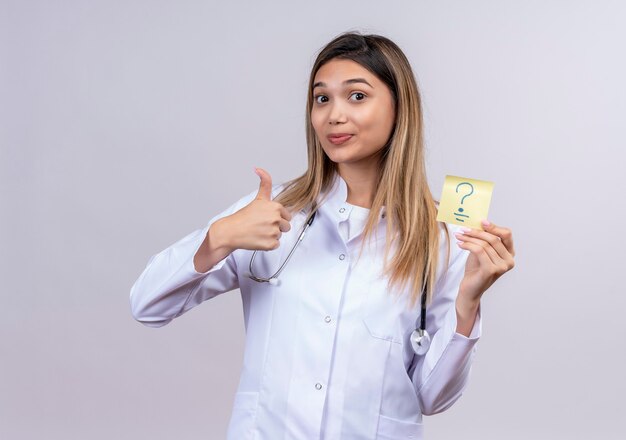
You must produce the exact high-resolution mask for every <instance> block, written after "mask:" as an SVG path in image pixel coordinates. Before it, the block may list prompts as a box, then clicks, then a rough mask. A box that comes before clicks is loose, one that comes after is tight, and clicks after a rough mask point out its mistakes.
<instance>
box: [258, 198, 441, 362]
mask: <svg viewBox="0 0 626 440" xmlns="http://www.w3.org/2000/svg"><path fill="white" fill-rule="evenodd" d="M316 214H317V209H314V210H313V212H312V213H311V215H310V216H309V219H308V220H307V221H306V222H305V223H304V225H303V226H302V231H301V232H300V235H299V236H298V239H297V240H296V242H295V243H294V244H293V246H292V248H291V251H289V255H287V258H285V261H283V263H282V264H281V265H280V267H279V268H278V270H277V271H276V272H274V274H272V275H271V276H270V277H268V278H265V277H259V276H257V275H255V274H254V270H253V269H252V264H253V263H254V258H255V257H256V253H257V252H258V250H255V251H254V252H253V253H252V257H251V258H250V265H249V266H248V269H249V274H248V277H249V278H250V279H252V280H254V281H256V282H258V283H270V284H272V285H274V286H276V285H278V282H279V280H278V275H280V273H281V272H282V271H283V269H284V268H285V266H286V265H287V262H288V261H289V259H290V258H291V256H292V255H293V253H294V252H295V250H296V248H297V247H298V245H299V244H300V242H301V241H302V239H303V238H304V235H305V234H306V231H307V229H309V228H310V227H311V225H312V224H313V220H314V219H315V215H316ZM420 302H421V311H420V325H419V327H416V328H415V330H413V333H411V336H410V338H409V339H410V341H411V347H412V348H413V351H414V352H415V354H417V355H419V356H421V355H423V354H425V353H426V352H427V351H428V348H429V347H430V335H429V334H428V332H427V331H426V287H424V288H423V289H422V294H421V298H420Z"/></svg>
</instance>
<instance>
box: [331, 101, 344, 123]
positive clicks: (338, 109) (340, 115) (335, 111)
mask: <svg viewBox="0 0 626 440" xmlns="http://www.w3.org/2000/svg"><path fill="white" fill-rule="evenodd" d="M328 122H329V124H331V125H332V124H341V123H343V122H346V112H345V111H344V108H343V106H342V105H341V104H337V103H335V104H333V105H332V107H331V109H330V113H329V114H328Z"/></svg>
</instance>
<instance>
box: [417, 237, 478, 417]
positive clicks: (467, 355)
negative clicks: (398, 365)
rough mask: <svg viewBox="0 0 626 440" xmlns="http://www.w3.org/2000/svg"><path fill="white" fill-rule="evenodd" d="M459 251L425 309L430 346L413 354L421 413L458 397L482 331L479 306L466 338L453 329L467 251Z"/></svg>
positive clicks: (439, 408)
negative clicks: (421, 354) (418, 353)
mask: <svg viewBox="0 0 626 440" xmlns="http://www.w3.org/2000/svg"><path fill="white" fill-rule="evenodd" d="M452 243H455V241H452ZM458 251H459V252H458V253H457V254H456V255H454V256H453V257H452V258H451V260H452V261H451V262H450V265H449V266H448V269H447V271H446V273H445V274H444V275H443V276H442V277H441V278H440V279H439V281H438V283H437V286H436V289H435V292H434V296H433V301H432V303H431V304H430V305H429V306H428V308H427V312H426V313H427V314H426V323H427V327H426V329H427V331H428V333H429V334H430V335H431V338H432V340H431V345H430V348H429V350H428V351H427V352H426V354H425V355H423V356H417V355H415V356H414V363H413V365H412V367H411V369H410V370H409V372H410V374H411V377H412V379H411V380H412V382H413V385H414V386H415V389H416V392H417V396H418V400H419V403H420V406H421V408H422V413H423V414H424V415H432V414H437V413H440V412H442V411H445V410H446V409H448V408H449V407H450V406H452V404H453V403H454V402H456V401H457V400H458V399H459V397H461V395H462V392H463V390H464V389H465V387H466V385H467V382H468V379H469V374H470V369H471V365H472V359H473V356H474V353H475V351H476V343H477V342H478V339H479V338H480V335H481V333H482V313H481V306H479V309H478V315H477V317H476V320H475V322H474V327H473V328H472V330H471V332H470V335H469V337H466V336H464V335H461V334H460V333H457V332H456V326H457V319H456V297H457V294H458V290H459V286H460V284H461V280H462V279H463V275H464V273H465V262H466V261H467V258H468V256H469V254H470V252H469V251H467V250H463V249H458Z"/></svg>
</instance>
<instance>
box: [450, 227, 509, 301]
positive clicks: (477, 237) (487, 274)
mask: <svg viewBox="0 0 626 440" xmlns="http://www.w3.org/2000/svg"><path fill="white" fill-rule="evenodd" d="M482 224H483V227H484V230H480V229H470V228H463V231H464V233H462V234H460V233H456V234H455V236H456V237H457V239H458V240H459V247H460V248H461V249H466V250H469V251H470V255H469V256H468V258H467V262H466V264H465V275H464V276H463V279H462V280H461V285H460V287H459V295H458V299H460V300H462V301H464V302H466V303H467V304H478V302H479V301H480V298H481V297H482V295H483V293H484V292H485V291H486V290H487V289H488V288H489V287H490V286H491V285H492V284H493V283H494V282H495V281H496V280H497V279H498V278H500V277H501V276H502V275H503V274H504V273H505V272H508V271H509V270H511V269H513V267H514V266H515V261H514V260H513V257H514V256H515V250H514V249H513V234H512V232H511V230H510V229H508V228H505V227H502V226H496V225H494V224H493V223H489V222H488V221H486V220H483V221H482Z"/></svg>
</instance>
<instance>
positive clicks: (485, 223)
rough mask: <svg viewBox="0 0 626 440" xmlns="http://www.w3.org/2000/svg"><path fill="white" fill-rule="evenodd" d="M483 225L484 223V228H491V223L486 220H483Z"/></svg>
mask: <svg viewBox="0 0 626 440" xmlns="http://www.w3.org/2000/svg"><path fill="white" fill-rule="evenodd" d="M481 223H482V224H483V225H484V226H491V223H490V222H489V220H486V219H485V220H483V221H482V222H481Z"/></svg>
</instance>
